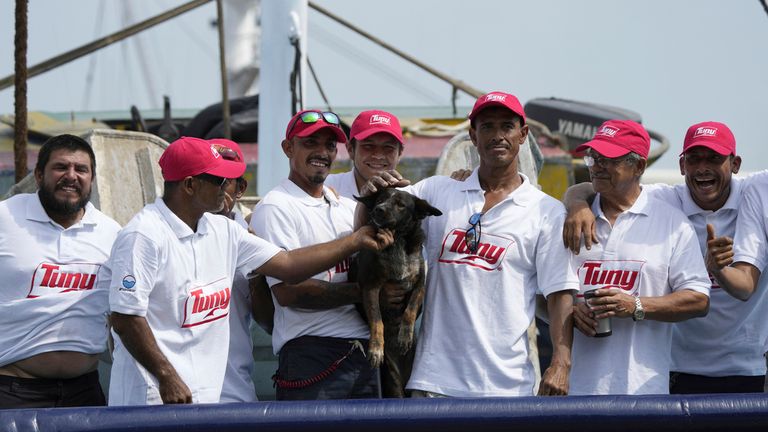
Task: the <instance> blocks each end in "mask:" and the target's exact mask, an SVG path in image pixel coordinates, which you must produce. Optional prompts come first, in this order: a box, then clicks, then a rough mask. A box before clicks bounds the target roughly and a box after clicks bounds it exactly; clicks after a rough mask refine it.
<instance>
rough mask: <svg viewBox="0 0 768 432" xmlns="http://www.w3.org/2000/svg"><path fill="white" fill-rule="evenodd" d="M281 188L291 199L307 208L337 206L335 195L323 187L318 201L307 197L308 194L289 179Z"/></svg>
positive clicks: (337, 200) (309, 196) (284, 181)
mask: <svg viewBox="0 0 768 432" xmlns="http://www.w3.org/2000/svg"><path fill="white" fill-rule="evenodd" d="M281 186H282V187H283V189H285V190H286V192H288V194H289V195H291V196H292V197H293V198H296V200H297V201H299V202H300V203H302V204H304V205H305V206H307V207H320V206H324V205H328V204H330V205H332V206H338V205H339V199H338V198H336V194H334V193H333V192H332V191H331V190H330V189H329V188H328V187H326V186H323V198H325V199H320V200H318V199H317V198H315V197H313V196H311V195H309V194H308V193H306V192H304V189H302V188H300V187H299V186H297V185H296V183H294V182H292V181H291V180H289V179H285V180H283V182H282V183H281Z"/></svg>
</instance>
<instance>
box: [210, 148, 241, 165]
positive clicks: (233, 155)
mask: <svg viewBox="0 0 768 432" xmlns="http://www.w3.org/2000/svg"><path fill="white" fill-rule="evenodd" d="M212 147H213V149H214V150H216V152H218V153H219V155H220V156H221V157H223V158H224V159H226V160H229V161H235V162H242V160H240V155H239V154H237V152H236V151H234V150H232V149H231V148H229V147H226V146H223V145H220V144H213V146H212Z"/></svg>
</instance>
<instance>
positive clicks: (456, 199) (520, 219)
mask: <svg viewBox="0 0 768 432" xmlns="http://www.w3.org/2000/svg"><path fill="white" fill-rule="evenodd" d="M521 177H522V178H523V184H522V185H521V186H520V187H518V188H517V189H516V190H515V191H513V192H512V193H511V194H509V196H508V197H507V198H505V199H504V200H503V201H501V202H500V203H498V204H496V205H495V206H494V207H493V208H491V209H490V210H488V211H487V212H486V213H485V214H484V215H483V216H482V219H481V222H480V224H481V230H482V233H481V237H480V246H479V249H478V251H477V253H475V254H471V253H470V252H469V251H468V249H467V247H466V245H465V242H464V234H465V232H466V230H467V229H468V228H469V223H468V220H469V218H470V216H471V215H472V214H473V213H476V212H479V211H481V210H482V208H483V205H484V203H485V197H484V193H483V189H482V188H481V187H480V182H479V180H478V174H477V170H475V171H474V172H473V173H472V175H471V176H470V177H469V178H468V179H467V180H466V181H464V182H460V181H456V180H452V179H450V178H449V177H437V176H436V177H431V178H428V179H425V180H422V181H421V182H419V183H417V184H416V185H414V186H411V187H407V188H404V190H406V191H407V192H410V193H413V194H414V195H416V196H418V197H420V198H422V199H425V200H427V201H428V202H429V203H430V204H431V205H432V206H434V207H436V208H438V209H439V210H441V211H442V212H443V215H442V216H430V217H428V218H426V219H425V221H424V223H423V227H424V229H425V232H426V235H427V241H426V252H427V259H428V266H429V272H428V274H427V291H426V298H425V304H424V314H423V316H422V325H421V331H420V334H419V338H418V342H417V347H416V358H415V361H414V365H413V372H412V374H411V379H410V381H409V382H408V384H407V386H406V387H407V388H409V389H414V390H424V391H430V392H436V393H441V394H444V395H448V396H453V397H481V396H531V395H532V394H533V388H534V369H533V365H532V364H531V363H530V360H529V357H528V336H527V333H526V332H527V329H528V326H529V325H530V324H531V321H532V320H533V318H534V309H535V306H534V301H535V295H536V294H543V295H545V296H548V295H549V294H551V293H554V292H558V291H563V290H577V289H578V280H577V279H576V275H575V272H574V270H573V268H572V267H571V265H570V261H569V252H568V251H567V249H565V248H564V247H563V244H562V235H561V233H562V224H563V220H564V218H565V209H564V208H563V205H562V204H561V203H560V202H558V201H557V200H555V199H554V198H551V197H549V196H547V195H546V194H544V193H543V192H541V191H539V190H538V189H537V188H535V187H534V186H532V185H531V184H530V181H529V180H528V178H526V177H525V176H523V175H521Z"/></svg>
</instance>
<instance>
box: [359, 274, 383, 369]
mask: <svg viewBox="0 0 768 432" xmlns="http://www.w3.org/2000/svg"><path fill="white" fill-rule="evenodd" d="M360 288H361V289H362V291H363V306H364V307H365V314H366V315H367V316H368V324H369V326H370V330H371V339H370V341H369V342H368V360H369V362H370V363H371V367H373V368H377V367H379V366H381V362H382V361H383V360H384V323H383V322H382V319H381V309H380V308H379V292H380V291H381V283H376V284H373V285H371V286H361V287H360Z"/></svg>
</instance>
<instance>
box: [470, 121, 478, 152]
mask: <svg viewBox="0 0 768 432" xmlns="http://www.w3.org/2000/svg"><path fill="white" fill-rule="evenodd" d="M469 139H470V140H471V141H472V145H473V146H475V147H477V131H476V130H475V127H474V126H470V127H469Z"/></svg>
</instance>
